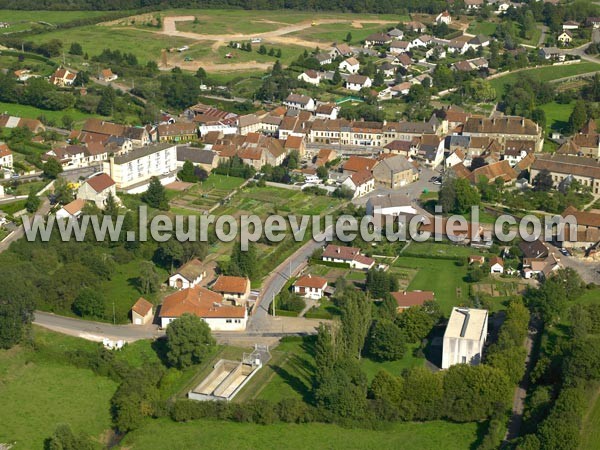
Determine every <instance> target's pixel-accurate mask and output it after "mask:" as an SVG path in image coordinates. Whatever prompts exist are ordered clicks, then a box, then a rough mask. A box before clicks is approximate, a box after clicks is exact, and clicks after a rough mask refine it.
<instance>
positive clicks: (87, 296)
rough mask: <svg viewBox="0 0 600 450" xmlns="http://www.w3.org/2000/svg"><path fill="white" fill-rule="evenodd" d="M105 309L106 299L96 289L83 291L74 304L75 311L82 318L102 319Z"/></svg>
mask: <svg viewBox="0 0 600 450" xmlns="http://www.w3.org/2000/svg"><path fill="white" fill-rule="evenodd" d="M105 309H106V305H105V302H104V297H103V296H102V294H101V293H100V292H99V291H97V290H96V289H90V288H85V289H82V290H81V292H80V293H79V294H78V295H77V297H76V298H75V301H74V302H73V311H74V312H75V314H77V315H79V316H81V317H98V318H101V317H103V316H104V311H105Z"/></svg>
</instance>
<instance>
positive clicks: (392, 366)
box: [360, 344, 425, 381]
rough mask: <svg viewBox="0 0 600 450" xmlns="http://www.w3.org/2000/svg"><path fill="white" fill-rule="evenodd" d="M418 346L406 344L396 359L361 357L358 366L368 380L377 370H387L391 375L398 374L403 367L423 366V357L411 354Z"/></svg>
mask: <svg viewBox="0 0 600 450" xmlns="http://www.w3.org/2000/svg"><path fill="white" fill-rule="evenodd" d="M418 347H419V344H408V345H407V346H406V353H405V354H404V357H403V358H402V359H400V360H398V361H373V360H372V359H369V358H362V359H361V360H360V366H361V368H362V370H364V372H365V373H366V374H367V378H368V379H369V381H371V380H372V379H373V378H374V377H375V375H377V372H379V371H380V370H382V369H383V370H386V371H388V372H389V373H391V374H392V375H397V376H400V375H402V371H403V370H405V369H410V368H412V367H417V366H423V365H424V364H425V358H418V357H416V356H414V355H413V351H414V350H415V349H417V348H418Z"/></svg>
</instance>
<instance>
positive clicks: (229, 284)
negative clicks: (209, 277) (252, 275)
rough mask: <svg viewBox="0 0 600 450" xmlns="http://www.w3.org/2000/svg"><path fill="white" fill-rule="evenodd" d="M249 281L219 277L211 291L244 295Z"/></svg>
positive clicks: (240, 278) (239, 278) (242, 278)
mask: <svg viewBox="0 0 600 450" xmlns="http://www.w3.org/2000/svg"><path fill="white" fill-rule="evenodd" d="M248 283H250V280H249V279H248V278H244V277H231V276H226V275H221V276H220V277H219V278H217V281H216V282H215V284H214V285H213V286H212V289H213V291H217V292H227V293H233V294H244V293H245V292H246V290H247V289H248Z"/></svg>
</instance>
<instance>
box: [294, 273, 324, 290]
mask: <svg viewBox="0 0 600 450" xmlns="http://www.w3.org/2000/svg"><path fill="white" fill-rule="evenodd" d="M294 286H298V287H307V288H314V289H324V288H325V286H327V280H326V279H325V278H322V277H316V276H312V275H304V276H303V277H300V278H298V279H297V280H296V282H295V283H294Z"/></svg>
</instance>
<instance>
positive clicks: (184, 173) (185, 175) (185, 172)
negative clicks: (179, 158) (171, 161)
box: [177, 161, 198, 183]
mask: <svg viewBox="0 0 600 450" xmlns="http://www.w3.org/2000/svg"><path fill="white" fill-rule="evenodd" d="M177 176H178V177H179V179H180V180H181V181H185V182H186V183H195V182H197V181H198V179H197V178H196V174H195V173H194V164H193V163H192V162H191V161H186V162H184V163H183V167H182V168H181V170H180V171H179V172H178V173H177Z"/></svg>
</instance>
